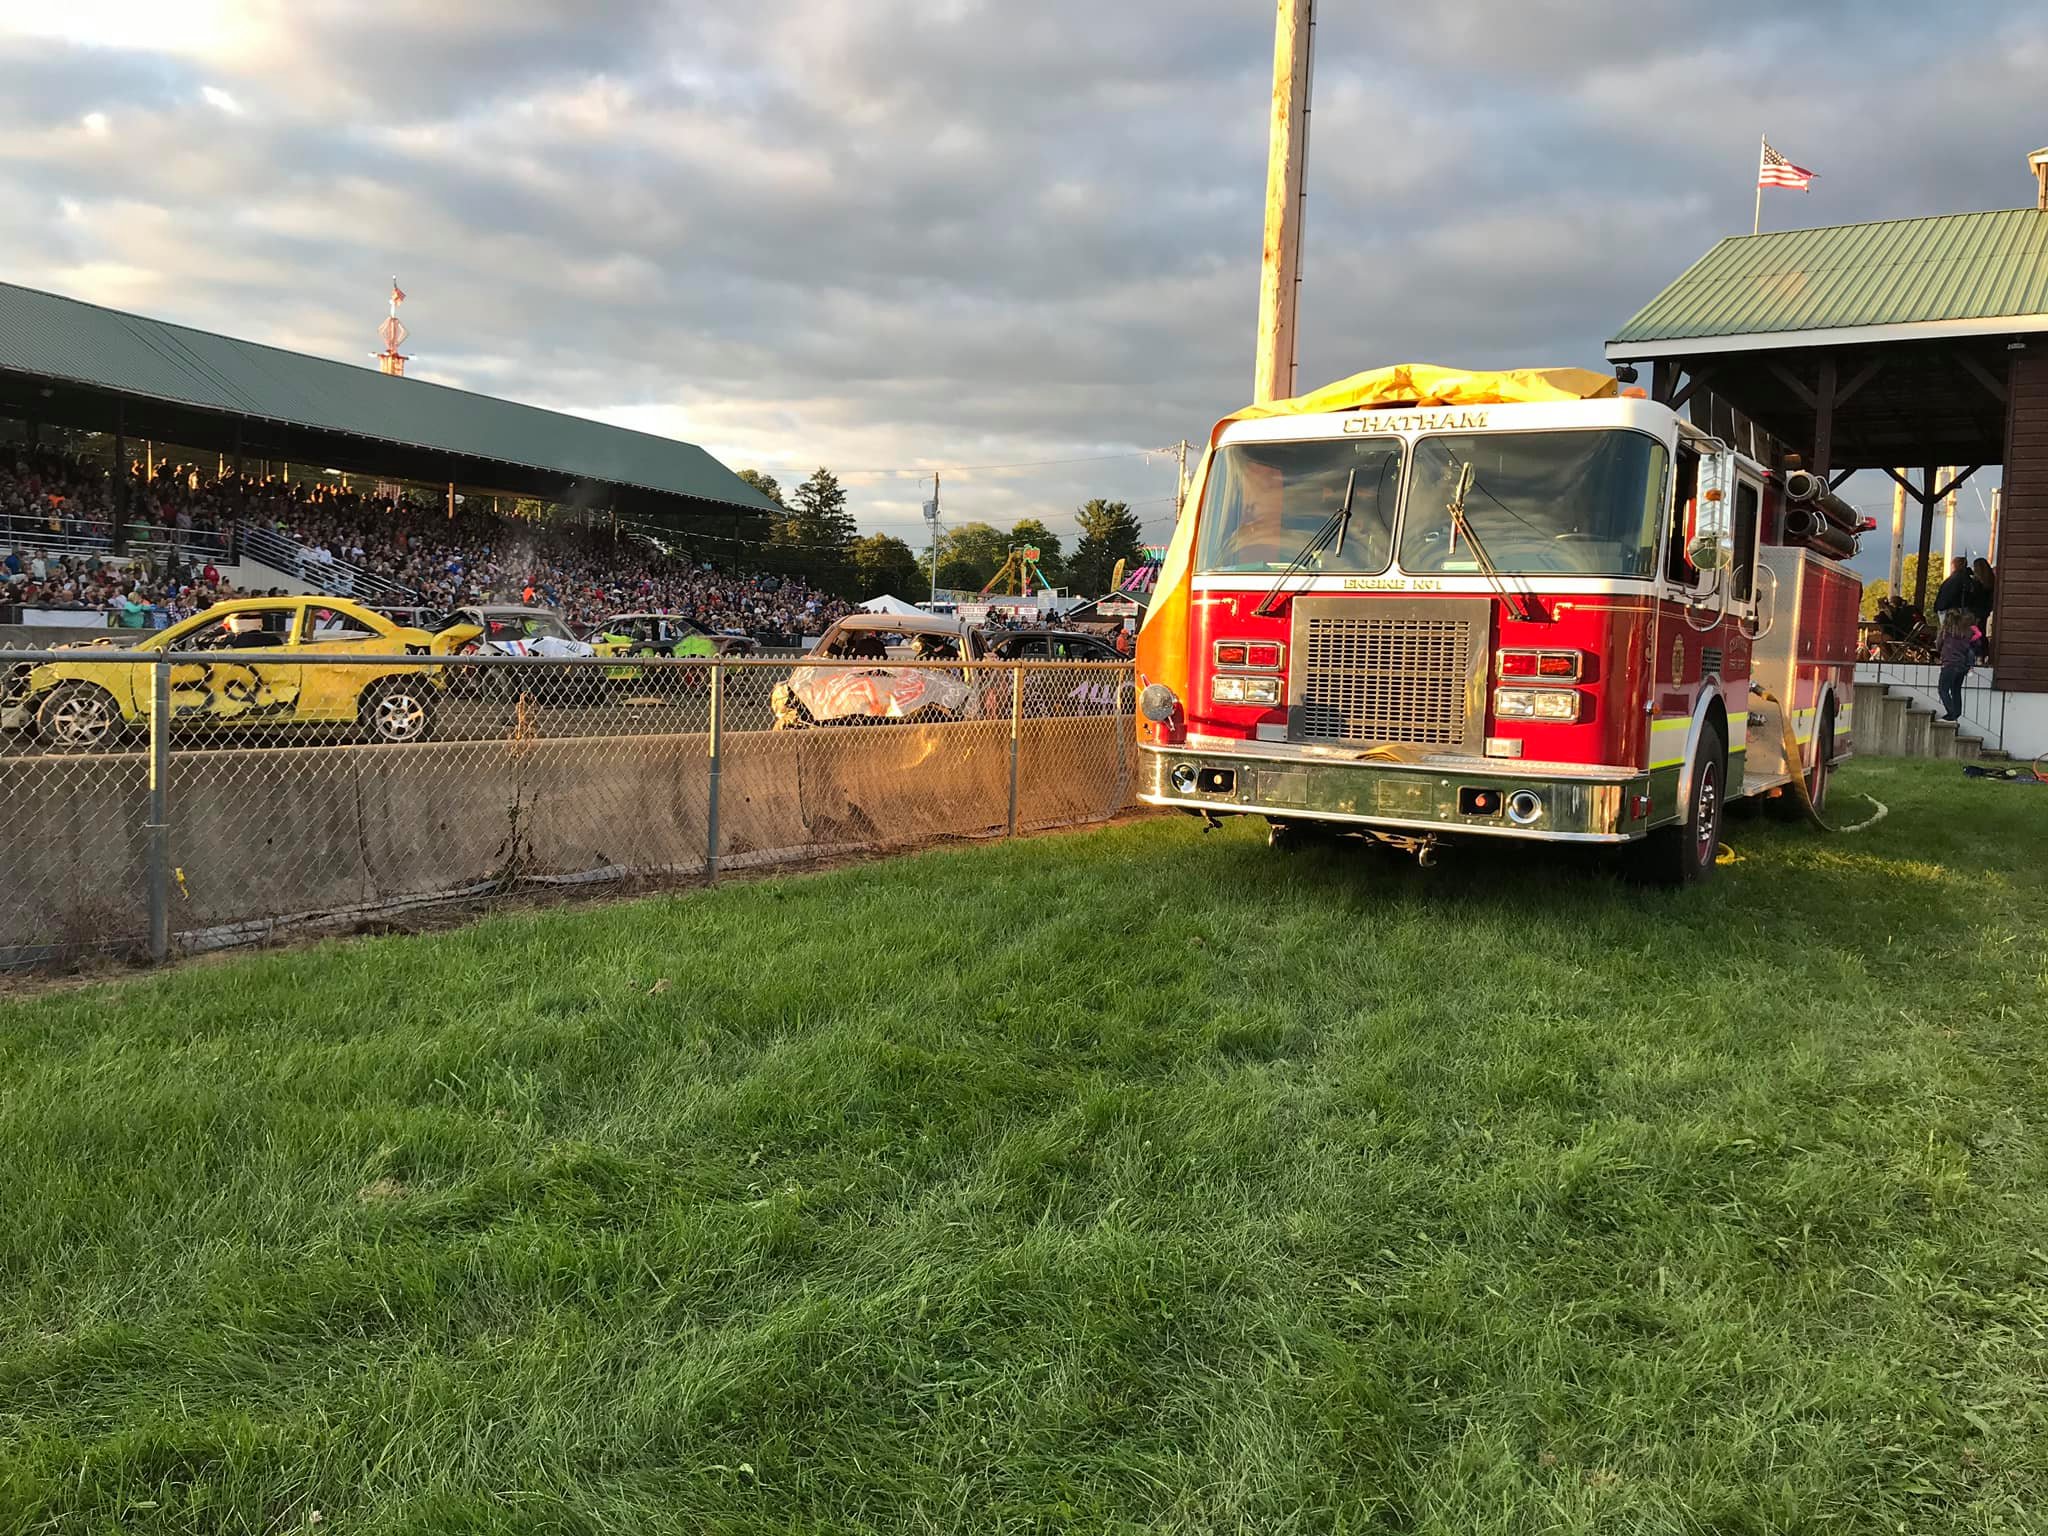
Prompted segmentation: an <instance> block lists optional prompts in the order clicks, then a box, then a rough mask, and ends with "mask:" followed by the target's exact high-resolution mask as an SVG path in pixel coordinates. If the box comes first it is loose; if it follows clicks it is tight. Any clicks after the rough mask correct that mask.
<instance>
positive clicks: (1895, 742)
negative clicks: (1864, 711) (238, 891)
mask: <svg viewBox="0 0 2048 1536" xmlns="http://www.w3.org/2000/svg"><path fill="white" fill-rule="evenodd" d="M1910 705H1911V701H1910V700H1909V699H1908V698H1907V697H1906V695H1905V694H1903V693H1891V692H1889V691H1888V692H1886V694H1885V696H1884V697H1883V698H1882V699H1880V700H1878V711H1877V714H1876V717H1875V718H1876V721H1877V740H1876V743H1875V747H1876V751H1877V755H1878V756H1880V757H1903V756H1904V755H1905V752H1906V710H1907V709H1908V708H1909V707H1910Z"/></svg>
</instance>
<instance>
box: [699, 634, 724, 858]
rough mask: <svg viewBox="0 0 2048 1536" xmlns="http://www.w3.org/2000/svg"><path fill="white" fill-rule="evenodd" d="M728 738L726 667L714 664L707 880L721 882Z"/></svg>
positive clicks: (706, 855)
mask: <svg viewBox="0 0 2048 1536" xmlns="http://www.w3.org/2000/svg"><path fill="white" fill-rule="evenodd" d="M724 737H725V665H724V663H722V662H718V661H714V662H712V663H711V809H710V811H709V813H708V814H707V815H706V817H705V821H704V878H705V879H706V880H709V881H711V882H712V883H713V884H716V883H717V881H718V773H719V757H720V753H721V749H722V748H723V746H724Z"/></svg>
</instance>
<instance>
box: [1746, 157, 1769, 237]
mask: <svg viewBox="0 0 2048 1536" xmlns="http://www.w3.org/2000/svg"><path fill="white" fill-rule="evenodd" d="M1770 142H1771V136H1770V134H1769V132H1764V133H1760V134H1758V135H1757V136H1756V212H1755V213H1754V214H1752V215H1751V216H1750V220H1749V232H1750V233H1751V234H1752V235H1753V234H1756V233H1757V232H1758V231H1760V230H1761V229H1762V228H1763V227H1764V146H1765V145H1766V144H1768V143H1770Z"/></svg>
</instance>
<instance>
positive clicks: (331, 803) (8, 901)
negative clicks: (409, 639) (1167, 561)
mask: <svg viewBox="0 0 2048 1536" xmlns="http://www.w3.org/2000/svg"><path fill="white" fill-rule="evenodd" d="M259 638H260V637H259ZM5 666H6V668H7V671H6V676H5V682H4V691H0V727H4V734H0V805H4V806H5V807H6V808H7V816H6V828H5V832H4V834H0V966H6V965H22V964H31V963H36V962H39V961H45V960H65V959H72V958H77V957H80V956H83V955H88V954H92V953H96V952H98V953H112V954H119V953H134V954H137V955H144V956H149V957H153V958H158V959H160V958H163V957H164V956H165V955H167V954H174V953H178V952H181V951H184V952H189V951H193V950H199V949H208V948H216V947H220V946H222V945H226V944H232V943H238V942H245V941H248V940H250V939H255V938H259V937H262V936H264V935H266V934H268V933H271V932H273V931H276V930H278V929H280V928H284V927H288V926H292V925H299V924H311V923H334V922H338V921H339V922H346V921H350V920H357V919H371V918H375V917H378V916H391V915H394V914H397V913H400V912H403V911H405V910H407V909H410V908H414V907H420V906H425V905H428V904H432V903H439V902H447V901H451V900H461V899H470V900H475V899H482V898H488V897H492V896H499V895H505V894H509V893H513V892H519V891H530V890H533V889H536V888H545V887H548V886H575V885H587V884H600V883H603V882H616V881H626V880H636V879H637V880H651V881H661V880H678V879H700V878H708V879H716V878H717V877H718V874H719V873H720V871H722V870H724V871H730V870H736V869H743V868H748V867H754V866H760V865H764V864H772V863H777V862H784V861H794V860H803V859H809V858H816V857H820V856H826V855H833V854H842V853H851V852H863V851H873V850H881V849H890V848H902V847H907V846H911V845H915V844H919V843H923V842H927V841H930V840H932V839H938V838H949V837H987V836H992V835H1001V834H1003V833H1005V832H1017V831H1025V830H1035V829H1041V828H1047V827H1057V826H1068V825H1074V824H1078V823H1082V822H1087V821H1091V820H1099V819H1103V818H1106V817H1109V816H1113V815H1115V814H1116V813H1117V812H1119V811H1120V810H1122V809H1124V808H1125V807H1126V806H1129V805H1131V804H1132V803H1134V782H1135V775H1134V767H1135V763H1134V756H1135V753H1134V746H1133V732H1132V721H1131V711H1132V708H1133V688H1132V682H1131V670H1130V668H1129V667H1128V666H1127V665H1122V664H1115V663H1087V662H1022V663H1011V662H976V663H960V662H911V661H895V660H889V661H886V662H877V661H873V660H868V661H819V662H812V661H804V660H799V661H794V662H792V661H790V660H786V659H752V658H750V659H745V660H742V659H738V658H731V659H694V658H693V659H687V660H685V659H673V658H651V657H645V656H633V655H599V656H595V657H589V658H581V657H578V658H554V659H537V658H530V657H503V656H460V657H454V656H437V655H418V654H413V655H378V654H368V653H358V652H348V651H345V650H336V651H333V652H330V653H328V654H286V653H284V652H282V651H277V650H264V649H236V648H223V649H219V650H211V651H201V652H194V653H180V654H175V655H161V656H160V655H152V654H147V653H143V654H135V653H124V652H121V651H117V650H106V651H61V652H41V653H35V654H32V655H23V654H21V653H15V654H13V655H10V656H8V657H7V658H6V662H5Z"/></svg>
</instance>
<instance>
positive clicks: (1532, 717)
mask: <svg viewBox="0 0 2048 1536" xmlns="http://www.w3.org/2000/svg"><path fill="white" fill-rule="evenodd" d="M1640 393H1641V392H1640V391H1630V392H1629V393H1628V394H1627V395H1624V394H1623V393H1621V392H1620V390H1619V388H1618V386H1617V382H1616V381H1615V380H1614V379H1612V378H1610V377H1607V376H1605V375H1595V374H1588V373H1583V372H1580V371H1578V370H1524V371H1521V372H1518V373H1512V374H1470V373H1456V372H1453V371H1452V370H1444V369H1428V368H1425V367H1424V366H1422V365H1407V366H1404V367H1401V368H1398V369H1387V370H1380V371H1379V372H1377V373H1374V374H1361V375H1359V376H1357V377H1356V378H1354V379H1350V380H1346V381H1344V382H1343V383H1342V384H1340V385H1333V386H1331V387H1330V388H1329V389H1327V390H1323V391H1318V392H1317V393H1316V394H1315V395H1312V396H1308V397H1304V398H1303V399H1300V400H1296V401H1289V402H1282V403H1281V404H1280V405H1278V406H1269V407H1263V408H1254V409H1253V410H1250V411H1247V412H1244V413H1241V414H1240V415H1239V416H1236V417H1232V418H1228V419H1226V420H1225V421H1224V422H1222V423H1220V424H1219V425H1218V427H1217V429H1216V431H1215V432H1214V434H1213V435H1212V437H1211V440H1210V446H1209V451H1208V453H1207V454H1205V456H1204V458H1203V462H1202V466H1201V468H1200V470H1199V471H1198V473H1197V478H1196V482H1195V484H1194V486H1193V488H1192V491H1191V496H1190V500H1189V510H1188V512H1187V513H1186V515H1185V516H1183V518H1182V519H1181V526H1180V527H1179V528H1178V529H1177V530H1176V532H1175V536H1174V542H1173V545H1172V547H1171V548H1170V549H1169V550H1168V553H1167V557H1166V560H1165V562H1164V564H1163V566H1162V568H1161V572H1160V578H1159V582H1158V586H1157V588H1156V590H1155V593H1154V599H1153V603H1152V606H1151V608H1150V610H1149V612H1148V614H1147V616H1146V620H1145V627H1144V630H1143V631H1142V633H1141V634H1140V637H1139V644H1138V671H1139V677H1138V682H1139V685H1140V689H1141V697H1140V707H1139V721H1138V734H1139V745H1140V748H1141V757H1142V771H1141V785H1142V795H1143V798H1144V799H1145V800H1146V801H1147V802H1149V803H1151V804H1153V805H1161V806H1174V807H1178V808H1181V809H1183V810H1186V811H1189V812H1191V813H1194V814H1197V815H1200V816H1202V817H1205V818H1209V819H1211V820H1213V819H1215V818H1219V817H1222V816H1227V815H1255V816H1262V817H1264V818H1266V820H1267V822H1268V823H1269V824H1270V829H1271V835H1272V838H1273V840H1274V842H1275V843H1285V842H1287V841H1290V840H1294V839H1299V838H1301V837H1304V836H1309V835H1315V834H1319V833H1320V834H1328V833H1344V834H1352V835H1357V836H1362V837H1365V838H1368V839H1371V840H1374V841H1377V842H1380V843H1383V844H1391V845H1394V846H1396V847H1399V848H1403V849H1406V850H1409V851H1412V852H1414V853H1415V854H1416V855H1417V856H1418V857H1419V858H1420V859H1421V860H1422V861H1423V862H1424V863H1428V862H1430V861H1432V860H1433V858H1434V857H1435V854H1436V852H1437V851H1438V850H1439V849H1440V848H1441V847H1443V846H1445V845H1449V844H1453V843H1455V842H1457V841H1459V840H1461V839H1464V838H1473V837H1509V838H1524V839H1530V840H1536V841H1550V842H1576V843H1603V844H1616V845H1637V847H1636V857H1637V858H1638V859H1639V860H1640V861H1641V863H1642V866H1643V868H1644V869H1645V871H1646V872H1647V873H1649V874H1651V875H1652V876H1654V877H1655V878H1658V879H1661V880H1665V881H1669V882H1673V883H1686V882H1691V881H1695V880H1698V879H1701V878H1703V877H1704V876H1706V875H1707V874H1708V873H1709V872H1710V871H1711V870H1712V869H1713V867H1714V861H1715V850H1716V848H1717V845H1718V843H1719V840H1720V832H1721V820H1722V812H1723V808H1724V806H1725V805H1726V803H1727V802H1728V801H1729V800H1731V799H1736V798H1741V797H1746V796H1769V797H1773V798H1778V799H1782V800H1784V801H1786V802H1787V803H1788V805H1790V806H1792V807H1794V808H1800V807H1803V804H1804V801H1803V800H1801V799H1800V798H1799V797H1798V795H1797V787H1796V786H1794V785H1793V778H1794V776H1795V775H1797V776H1799V777H1800V778H1801V779H1803V781H1804V787H1805V789H1806V794H1807V797H1808V798H1810V800H1811V802H1812V804H1813V805H1814V806H1816V807H1818V806H1821V805H1824V804H1825V801H1826V797H1827V790H1828V779H1829V773H1830V769H1831V768H1832V767H1833V766H1834V765H1835V764H1836V763H1838V762H1839V761H1841V759H1842V758H1843V757H1844V756H1846V755H1847V753H1848V751H1849V749H1850V744H1851V731H1852V725H1853V720H1852V714H1851V709H1852V705H1853V701H1854V698H1855V688H1854V681H1853V678H1854V669H1855V654H1856V623H1857V610H1858V606H1859V603H1860V598H1861V586H1860V583H1859V581H1858V579H1857V577H1856V576H1855V574H1854V573H1853V572H1852V571H1850V570H1849V569H1848V567H1847V566H1846V565H1845V564H1844V563H1843V561H1844V560H1845V559H1846V558H1847V557H1848V556H1849V555H1851V554H1853V553H1854V550H1855V537H1856V533H1857V532H1858V531H1860V529H1861V528H1862V527H1863V526H1864V524H1863V523H1862V520H1861V519H1860V518H1859V517H1857V515H1856V514H1855V512H1854V511H1853V509H1851V508H1850V507H1849V506H1848V505H1847V504H1846V503H1844V502H1842V501H1841V499H1840V498H1839V497H1836V496H1835V495H1834V494H1833V492H1832V491H1831V490H1830V489H1829V488H1828V486H1827V485H1826V484H1825V482H1824V481H1823V480H1821V478H1820V477H1818V476H1815V475H1812V474H1807V473H1803V472H1793V473H1788V474H1785V475H1782V476H1779V475H1774V474H1773V473H1771V472H1770V471H1769V470H1767V469H1765V468H1764V467H1763V466H1762V465H1760V464H1758V463H1756V462H1754V461H1753V460H1751V459H1749V458H1746V457H1744V456H1742V455H1740V454H1738V453H1736V452H1735V451H1734V450H1733V449H1731V448H1730V447H1729V446H1728V445H1727V444H1725V443H1723V442H1720V441H1718V440H1716V439H1715V438H1713V437H1710V436H1708V435H1707V434H1705V433H1704V432H1702V431H1700V430H1699V429H1698V428H1697V427H1695V426H1693V425H1692V424H1691V423H1689V422H1686V421H1682V420H1681V419H1680V418H1679V417H1678V416H1677V415H1676V414H1675V413H1674V412H1673V411H1671V410H1670V409H1668V408H1667V407H1665V406H1663V405H1660V404H1657V403H1654V402H1652V401H1650V400H1648V399H1644V398H1641V397H1640ZM1787 711H1789V712H1790V720H1789V728H1788V722H1787V719H1786V712H1787Z"/></svg>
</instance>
